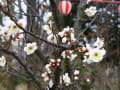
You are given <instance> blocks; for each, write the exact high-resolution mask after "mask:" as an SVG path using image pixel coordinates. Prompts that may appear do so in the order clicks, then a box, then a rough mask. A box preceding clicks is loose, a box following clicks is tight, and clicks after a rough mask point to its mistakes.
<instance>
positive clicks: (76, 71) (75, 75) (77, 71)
mask: <svg viewBox="0 0 120 90" xmlns="http://www.w3.org/2000/svg"><path fill="white" fill-rule="evenodd" d="M79 74H80V72H79V70H75V71H74V79H75V80H78V79H79Z"/></svg>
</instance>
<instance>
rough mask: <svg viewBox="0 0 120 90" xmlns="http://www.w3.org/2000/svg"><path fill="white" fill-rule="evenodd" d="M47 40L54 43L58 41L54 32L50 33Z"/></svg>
mask: <svg viewBox="0 0 120 90" xmlns="http://www.w3.org/2000/svg"><path fill="white" fill-rule="evenodd" d="M47 40H48V41H49V42H52V43H57V39H56V37H55V35H53V34H50V35H49V36H48V37H47Z"/></svg>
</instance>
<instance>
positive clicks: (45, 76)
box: [41, 72, 49, 82]
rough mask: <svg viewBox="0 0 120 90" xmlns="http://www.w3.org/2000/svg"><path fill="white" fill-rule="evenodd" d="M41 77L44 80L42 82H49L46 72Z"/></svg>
mask: <svg viewBox="0 0 120 90" xmlns="http://www.w3.org/2000/svg"><path fill="white" fill-rule="evenodd" d="M41 76H42V77H43V78H44V81H45V82H46V81H48V80H49V76H48V72H44V73H42V75H41Z"/></svg>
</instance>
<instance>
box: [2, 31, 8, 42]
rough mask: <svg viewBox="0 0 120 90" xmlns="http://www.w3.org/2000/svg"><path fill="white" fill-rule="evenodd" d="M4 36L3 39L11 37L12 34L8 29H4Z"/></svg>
mask: <svg viewBox="0 0 120 90" xmlns="http://www.w3.org/2000/svg"><path fill="white" fill-rule="evenodd" d="M2 36H3V39H4V40H3V41H5V40H9V39H10V34H9V33H8V31H7V30H6V29H5V30H3V33H2Z"/></svg>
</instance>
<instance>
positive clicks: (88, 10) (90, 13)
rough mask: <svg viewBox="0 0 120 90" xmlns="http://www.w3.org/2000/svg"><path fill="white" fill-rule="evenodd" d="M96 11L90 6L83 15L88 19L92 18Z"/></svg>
mask: <svg viewBox="0 0 120 90" xmlns="http://www.w3.org/2000/svg"><path fill="white" fill-rule="evenodd" d="M96 12H97V10H96V7H95V6H91V7H89V8H86V10H85V13H86V15H87V16H88V17H92V16H94V15H95V14H96Z"/></svg>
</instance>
